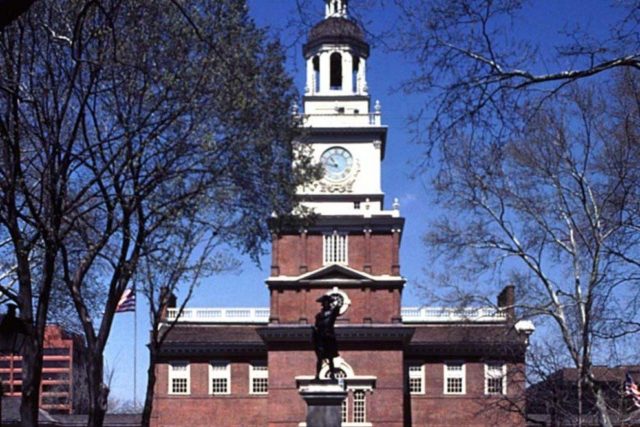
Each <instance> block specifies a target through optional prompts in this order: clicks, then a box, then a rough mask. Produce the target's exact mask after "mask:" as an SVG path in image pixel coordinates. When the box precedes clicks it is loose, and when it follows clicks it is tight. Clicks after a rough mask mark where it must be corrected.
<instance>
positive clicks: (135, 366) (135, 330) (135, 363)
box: [133, 290, 138, 412]
mask: <svg viewBox="0 0 640 427" xmlns="http://www.w3.org/2000/svg"><path fill="white" fill-rule="evenodd" d="M134 292H135V290H134ZM137 343H138V304H137V301H136V305H135V306H134V307H133V408H134V410H135V411H136V412H137V411H138V398H137V394H138V393H137V377H138V375H137V373H138V360H137V359H138V358H137V351H136V349H137V347H138V345H137Z"/></svg>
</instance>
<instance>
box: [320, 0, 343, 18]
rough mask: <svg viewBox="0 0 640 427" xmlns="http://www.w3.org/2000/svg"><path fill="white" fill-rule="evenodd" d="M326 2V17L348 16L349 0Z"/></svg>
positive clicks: (326, 0) (330, 0)
mask: <svg viewBox="0 0 640 427" xmlns="http://www.w3.org/2000/svg"><path fill="white" fill-rule="evenodd" d="M325 3H326V6H325V8H326V13H325V18H346V17H347V16H348V15H347V12H348V11H347V9H348V3H349V1H348V0H325Z"/></svg>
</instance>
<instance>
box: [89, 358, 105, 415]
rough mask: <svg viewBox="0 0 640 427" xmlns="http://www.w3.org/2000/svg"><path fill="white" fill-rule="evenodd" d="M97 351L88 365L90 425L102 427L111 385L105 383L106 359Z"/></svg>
mask: <svg viewBox="0 0 640 427" xmlns="http://www.w3.org/2000/svg"><path fill="white" fill-rule="evenodd" d="M96 353H97V352H92V357H91V360H89V363H88V365H87V380H88V382H89V405H90V406H89V421H88V423H87V426H88V427H102V424H103V423H104V416H105V414H106V413H107V399H108V397H109V387H107V385H106V384H105V383H104V373H103V370H104V359H103V356H102V353H101V352H100V353H97V354H96Z"/></svg>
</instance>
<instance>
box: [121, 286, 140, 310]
mask: <svg viewBox="0 0 640 427" xmlns="http://www.w3.org/2000/svg"><path fill="white" fill-rule="evenodd" d="M127 311H136V291H135V289H133V288H127V289H125V290H124V292H123V293H122V296H121V297H120V301H118V305H117V306H116V313H125V312H127Z"/></svg>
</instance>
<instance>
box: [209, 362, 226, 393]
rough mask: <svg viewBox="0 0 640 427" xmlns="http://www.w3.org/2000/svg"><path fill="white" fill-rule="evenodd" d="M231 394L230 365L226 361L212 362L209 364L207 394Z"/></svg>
mask: <svg viewBox="0 0 640 427" xmlns="http://www.w3.org/2000/svg"><path fill="white" fill-rule="evenodd" d="M230 393H231V364H230V363H229V362H228V361H226V360H213V361H211V363H210V364H209V394H230Z"/></svg>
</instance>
